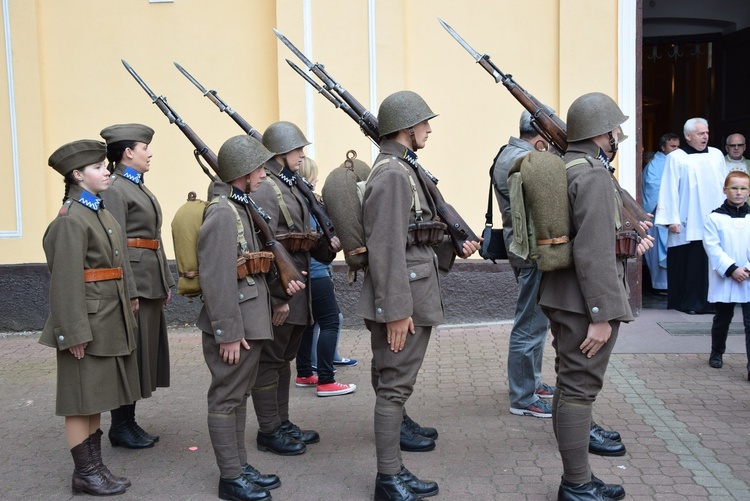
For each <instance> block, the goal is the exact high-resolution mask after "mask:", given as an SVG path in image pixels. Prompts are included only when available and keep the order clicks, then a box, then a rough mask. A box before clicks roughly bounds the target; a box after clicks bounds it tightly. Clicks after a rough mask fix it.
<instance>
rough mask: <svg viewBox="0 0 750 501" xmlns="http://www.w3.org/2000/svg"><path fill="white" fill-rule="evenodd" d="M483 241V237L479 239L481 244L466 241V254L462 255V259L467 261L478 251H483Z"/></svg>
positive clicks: (464, 246) (464, 247)
mask: <svg viewBox="0 0 750 501" xmlns="http://www.w3.org/2000/svg"><path fill="white" fill-rule="evenodd" d="M483 240H484V239H483V238H481V237H480V238H479V242H472V241H470V240H464V245H463V249H464V253H463V254H462V255H461V257H462V258H464V259H466V258H467V257H469V256H471V255H472V254H474V253H475V252H476V251H478V250H479V249H481V248H482V243H481V242H482V241H483Z"/></svg>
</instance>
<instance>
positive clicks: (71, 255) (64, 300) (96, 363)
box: [39, 186, 141, 416]
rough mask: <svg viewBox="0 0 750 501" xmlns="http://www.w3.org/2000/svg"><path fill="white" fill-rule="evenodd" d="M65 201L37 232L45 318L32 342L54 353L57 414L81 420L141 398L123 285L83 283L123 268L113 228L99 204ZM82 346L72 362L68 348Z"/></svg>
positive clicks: (75, 192)
mask: <svg viewBox="0 0 750 501" xmlns="http://www.w3.org/2000/svg"><path fill="white" fill-rule="evenodd" d="M81 193H82V189H81V188H80V187H78V186H71V187H70V191H69V194H68V199H67V200H66V201H65V203H64V204H63V206H62V208H61V209H60V211H59V212H58V215H57V217H56V218H55V219H54V220H53V221H52V222H51V223H50V225H49V227H48V228H47V231H46V232H45V234H44V239H43V246H44V252H45V255H46V256H47V266H48V268H49V270H50V273H51V278H50V297H49V301H50V314H49V317H48V319H47V322H46V324H45V326H44V330H43V331H42V334H41V337H40V339H39V342H40V343H41V344H43V345H45V346H50V347H53V348H56V349H57V381H58V383H57V403H56V409H55V413H56V414H57V415H59V416H87V415H93V414H98V413H101V412H104V411H108V410H110V409H115V408H118V407H120V406H121V405H128V404H132V403H133V402H134V401H136V400H138V399H140V398H141V392H140V385H139V382H138V365H137V360H136V357H135V356H134V351H135V348H136V339H135V336H134V330H135V319H134V317H133V314H132V312H131V310H130V300H129V295H128V291H127V284H126V282H125V280H124V279H119V280H103V281H98V282H88V283H86V282H84V276H83V270H84V269H94V268H117V267H121V268H123V269H125V268H126V263H125V260H124V258H125V249H124V248H123V244H122V237H121V230H120V225H119V224H117V221H116V220H115V219H114V217H112V215H111V214H110V213H109V211H107V210H106V209H104V208H103V207H102V206H100V208H99V209H98V210H92V209H90V208H88V207H86V206H84V205H82V204H80V203H78V202H77V201H76V200H78V199H79V197H80V196H81ZM82 343H88V346H87V347H86V349H85V356H84V357H83V358H82V359H80V360H78V359H76V358H75V357H74V356H73V355H72V354H71V353H70V351H69V348H71V347H73V346H76V345H79V344H82Z"/></svg>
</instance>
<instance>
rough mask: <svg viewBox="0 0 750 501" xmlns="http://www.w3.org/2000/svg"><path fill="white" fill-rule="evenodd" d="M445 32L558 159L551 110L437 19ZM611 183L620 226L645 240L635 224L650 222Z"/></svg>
mask: <svg viewBox="0 0 750 501" xmlns="http://www.w3.org/2000/svg"><path fill="white" fill-rule="evenodd" d="M438 21H440V24H441V25H442V26H443V28H445V30H446V31H447V32H448V33H449V34H450V35H451V36H452V37H453V38H454V39H455V40H456V41H457V42H458V43H459V44H460V45H461V46H462V47H463V48H464V49H466V51H467V52H468V53H469V54H471V55H472V57H473V58H474V60H475V61H476V62H477V63H479V65H480V66H481V67H482V68H484V69H485V70H486V71H487V72H488V73H489V74H490V75H491V76H492V78H493V79H494V80H495V82H497V83H502V84H503V85H504V86H505V88H506V89H508V91H509V92H510V94H511V95H512V96H513V97H514V98H516V100H517V101H518V102H519V103H520V104H521V106H523V107H524V108H526V110H527V111H528V112H529V113H531V125H532V126H533V127H534V129H535V130H536V131H537V132H538V133H539V134H540V135H541V136H542V137H543V138H544V139H545V140H546V141H547V142H548V143H549V144H551V145H552V146H553V147H554V148H555V149H556V150H557V151H558V152H559V153H560V155H564V154H565V151H566V150H567V149H568V132H567V126H566V125H565V122H563V121H562V119H560V117H558V116H557V115H555V113H554V112H553V111H552V109H551V108H549V107H548V106H546V105H544V104H542V103H541V102H540V101H539V100H538V99H537V98H535V97H534V96H533V95H531V94H529V93H528V92H527V91H526V90H525V89H524V88H523V87H521V86H520V85H518V83H517V82H516V81H515V80H513V75H510V74H506V73H503V72H502V71H501V70H500V68H498V67H497V66H496V65H495V63H493V62H492V61H491V59H490V56H489V55H488V54H481V55H480V54H479V53H478V52H477V51H475V50H474V49H473V48H472V47H471V46H470V45H469V44H468V43H467V42H466V40H464V39H463V38H461V36H460V35H459V34H458V33H456V31H455V30H454V29H453V28H451V27H450V26H449V25H448V24H447V23H446V22H445V21H443V20H442V19H438ZM612 179H613V180H614V182H615V188H616V189H617V191H618V192H619V193H620V198H621V199H622V204H623V206H622V216H623V226H624V227H625V229H629V230H634V231H636V232H637V233H638V235H639V236H641V237H644V236H646V232H645V231H644V230H643V228H642V227H641V225H640V224H639V223H640V222H641V221H651V219H652V216H649V214H647V213H646V212H645V211H644V210H643V207H641V204H639V203H638V202H637V201H636V200H635V198H633V196H632V195H631V194H630V193H628V192H627V191H626V190H624V189H623V188H622V187H621V186H620V183H619V182H618V181H617V178H616V177H614V176H612Z"/></svg>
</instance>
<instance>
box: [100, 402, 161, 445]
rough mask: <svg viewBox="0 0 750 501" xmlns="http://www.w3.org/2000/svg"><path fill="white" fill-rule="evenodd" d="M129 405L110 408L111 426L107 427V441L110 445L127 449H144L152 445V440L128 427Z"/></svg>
mask: <svg viewBox="0 0 750 501" xmlns="http://www.w3.org/2000/svg"><path fill="white" fill-rule="evenodd" d="M126 407H129V406H125V405H124V406H122V407H119V408H117V409H112V411H111V414H112V426H110V428H109V442H110V443H111V444H112V447H125V448H127V449H146V448H148V447H153V446H154V443H155V442H154V441H153V440H146V439H145V438H142V437H141V436H140V435H138V434H137V433H136V432H134V431H133V429H132V428H131V427H130V423H129V421H128V415H129V410H128V409H126Z"/></svg>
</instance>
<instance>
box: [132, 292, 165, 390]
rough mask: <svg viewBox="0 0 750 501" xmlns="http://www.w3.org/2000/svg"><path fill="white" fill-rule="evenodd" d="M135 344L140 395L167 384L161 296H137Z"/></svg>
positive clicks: (162, 301)
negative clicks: (148, 297)
mask: <svg viewBox="0 0 750 501" xmlns="http://www.w3.org/2000/svg"><path fill="white" fill-rule="evenodd" d="M138 304H139V306H138V313H137V314H136V320H137V321H138V333H137V343H138V345H137V348H136V353H137V356H138V371H139V373H140V379H141V396H142V397H143V398H148V397H150V396H151V393H152V392H153V391H154V390H156V388H166V387H168V386H169V338H168V336H167V319H166V318H165V316H164V300H163V299H158V298H157V299H147V298H143V297H141V298H138Z"/></svg>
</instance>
